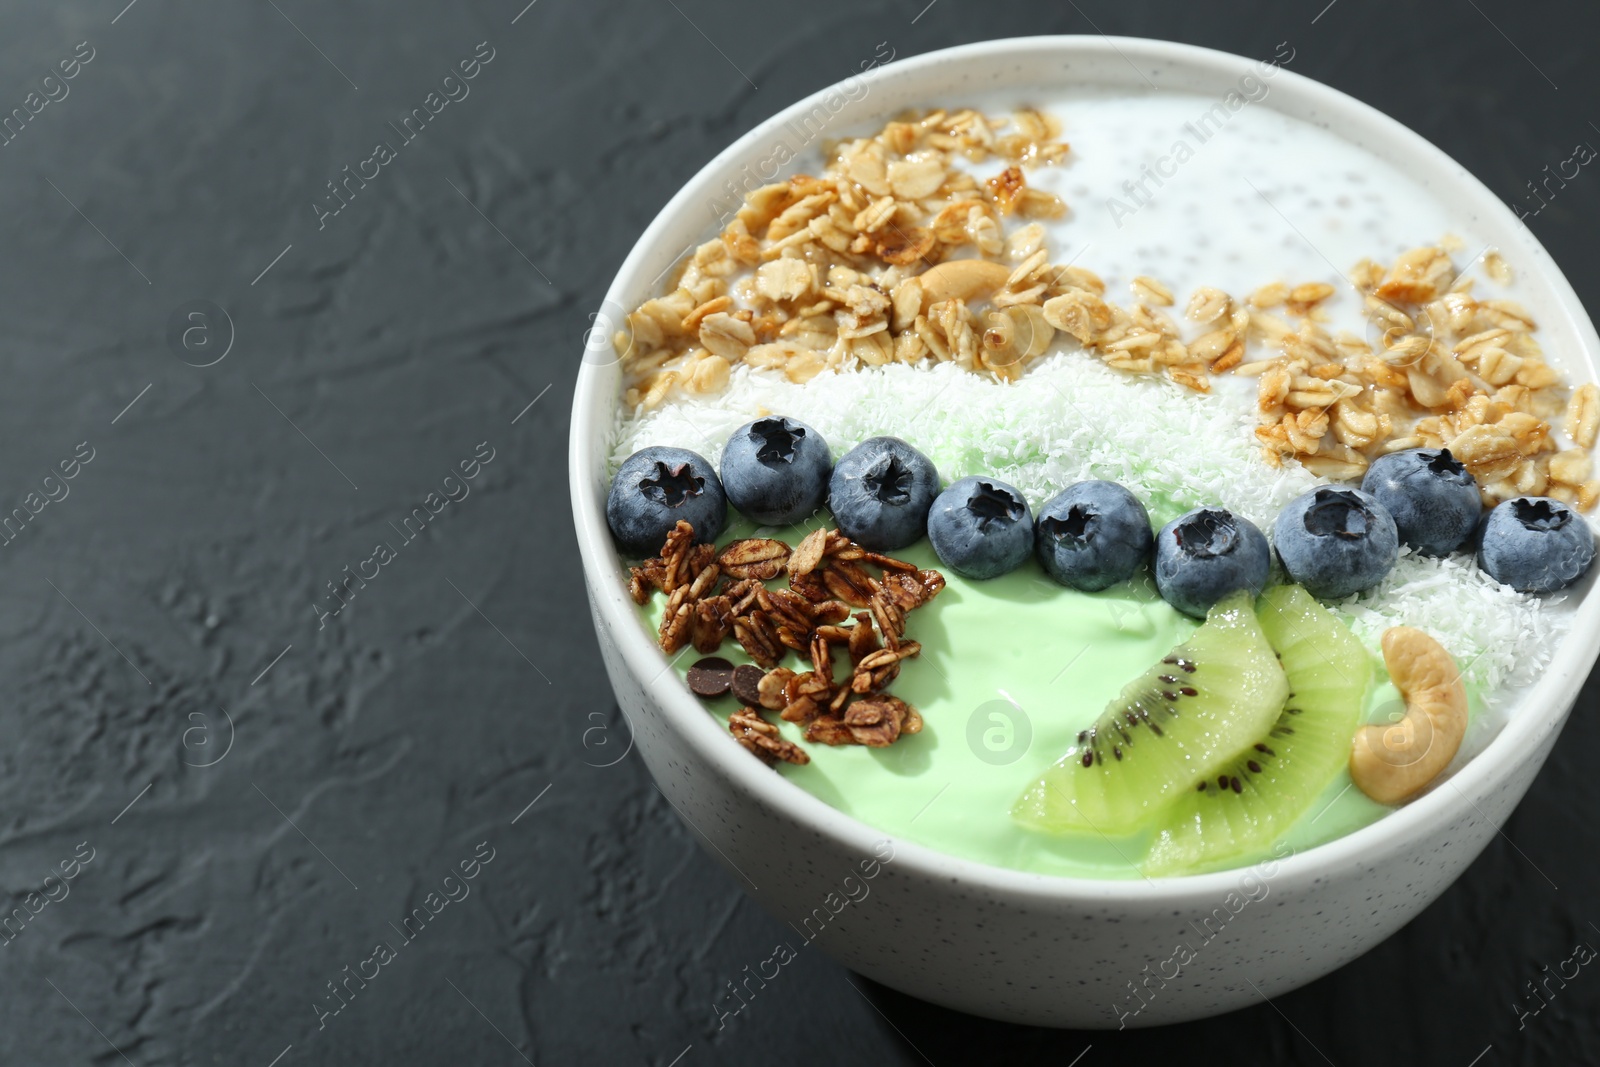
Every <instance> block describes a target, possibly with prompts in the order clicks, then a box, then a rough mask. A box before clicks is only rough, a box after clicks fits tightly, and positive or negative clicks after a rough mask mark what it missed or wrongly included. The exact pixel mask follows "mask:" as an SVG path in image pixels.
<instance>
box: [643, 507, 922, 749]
mask: <svg viewBox="0 0 1600 1067" xmlns="http://www.w3.org/2000/svg"><path fill="white" fill-rule="evenodd" d="M785 574H787V575H788V586H787V588H783V587H778V588H768V586H767V583H768V582H770V581H775V580H777V579H779V578H781V577H783V576H784V575H785ZM628 588H629V591H630V592H631V593H632V595H633V599H634V600H635V602H637V603H639V604H644V603H646V602H647V601H648V600H649V599H650V597H651V595H652V594H653V593H654V591H655V590H658V589H659V590H660V591H661V592H663V593H665V594H666V596H667V603H666V608H665V610H664V611H663V612H662V616H661V628H660V644H661V650H662V651H663V652H665V653H667V654H668V655H671V654H673V653H675V652H677V651H679V650H680V649H682V648H683V647H684V646H685V645H688V644H692V645H693V646H694V648H695V650H696V651H698V652H701V653H711V652H715V651H716V650H717V649H718V648H719V647H721V645H722V642H723V641H724V640H726V639H727V638H728V637H730V636H731V637H733V639H734V640H736V641H737V642H738V643H739V645H740V646H741V647H742V648H743V649H744V650H745V652H746V653H747V654H748V655H749V656H750V658H751V659H752V660H754V661H755V662H756V663H757V664H758V665H759V666H760V667H761V668H762V669H763V670H764V671H765V674H763V676H762V678H761V680H760V682H759V684H758V685H757V687H756V688H757V695H758V696H759V708H757V707H756V706H754V705H751V704H747V705H746V706H744V707H741V708H740V709H739V711H738V712H736V713H735V714H734V715H733V717H732V719H731V720H730V722H729V729H730V730H731V731H732V732H733V735H734V736H735V737H736V738H737V739H738V740H739V743H740V744H742V745H744V746H745V748H747V749H749V750H750V751H751V752H752V753H754V754H755V755H757V756H759V757H761V758H762V759H764V760H765V761H766V762H768V763H773V762H775V761H777V760H784V761H786V762H789V763H806V762H809V758H808V757H807V756H806V754H805V752H804V751H803V750H802V749H800V748H799V747H798V746H796V745H794V744H793V743H792V742H789V741H785V740H783V739H782V737H780V736H779V734H778V731H777V728H776V726H774V725H773V724H772V723H770V722H768V721H767V720H766V719H764V718H763V717H762V714H761V710H760V709H766V710H770V711H776V712H778V713H779V715H780V717H781V718H783V719H784V720H786V721H788V722H793V723H797V724H800V725H801V726H803V727H804V728H805V734H804V737H805V740H807V741H810V742H815V743H821V744H825V745H851V744H854V745H870V746H873V747H881V746H884V745H888V744H891V743H893V742H894V740H895V739H896V738H898V737H900V736H902V735H905V734H914V733H917V732H918V731H920V730H921V729H922V717H921V716H920V715H919V714H917V710H916V709H915V708H913V707H912V706H911V705H909V704H907V703H906V702H905V701H903V700H901V699H899V698H898V697H895V696H892V695H890V694H889V692H888V688H889V685H890V684H891V683H892V682H893V681H894V679H895V678H896V677H897V676H898V675H899V673H900V664H901V662H902V661H903V660H907V659H910V658H911V657H913V656H915V655H917V654H919V653H920V652H921V651H922V646H921V645H920V644H919V643H918V642H916V641H912V640H909V639H907V638H906V636H905V633H906V615H907V613H909V612H910V611H912V610H913V609H915V608H918V607H921V606H922V605H923V604H926V603H927V602H928V601H930V600H932V599H933V598H934V596H935V595H937V594H938V592H939V590H941V589H943V588H944V576H943V575H941V574H940V573H939V572H938V571H934V570H919V569H918V568H917V567H916V566H915V565H914V564H911V563H907V562H906V561H904V560H900V559H895V558H893V557H891V556H886V555H883V554H882V553H879V552H872V551H869V550H867V549H865V548H862V547H861V546H860V545H858V544H855V543H854V542H853V541H851V540H850V539H849V538H848V537H845V536H843V535H842V534H840V533H839V532H838V531H837V530H828V529H818V530H815V531H813V532H812V533H811V534H810V535H809V536H807V537H806V538H805V539H804V540H803V541H801V542H800V544H799V545H797V546H795V547H794V548H793V549H792V550H791V549H790V547H789V546H788V545H787V544H785V543H784V542H782V541H779V540H775V539H772V538H746V539H743V540H739V541H734V542H732V543H731V544H729V545H728V546H727V547H725V548H723V549H722V551H721V552H720V553H719V552H718V551H717V550H716V548H715V547H714V546H713V545H710V544H706V543H696V542H695V540H694V528H693V527H692V526H690V525H689V524H688V523H687V522H679V523H678V524H677V526H676V527H675V528H674V529H673V531H672V532H671V533H670V534H668V535H667V540H666V543H665V544H664V545H663V546H662V549H661V555H659V556H656V557H654V558H651V559H647V560H645V561H644V562H643V563H641V564H639V565H638V566H636V567H634V568H632V570H631V572H630V575H629V584H628ZM835 649H843V650H844V651H845V652H846V653H847V654H848V656H849V661H850V669H849V671H848V672H847V673H841V672H840V671H839V670H838V669H837V668H836V666H835V664H834V656H833V653H834V651H835ZM789 652H794V653H796V654H797V655H798V656H799V657H800V659H801V662H802V665H803V664H805V663H807V662H809V665H810V668H809V669H808V670H800V671H797V670H793V669H791V668H788V667H784V666H780V661H781V660H782V659H783V658H784V657H785V656H786V655H787V654H788V653H789Z"/></svg>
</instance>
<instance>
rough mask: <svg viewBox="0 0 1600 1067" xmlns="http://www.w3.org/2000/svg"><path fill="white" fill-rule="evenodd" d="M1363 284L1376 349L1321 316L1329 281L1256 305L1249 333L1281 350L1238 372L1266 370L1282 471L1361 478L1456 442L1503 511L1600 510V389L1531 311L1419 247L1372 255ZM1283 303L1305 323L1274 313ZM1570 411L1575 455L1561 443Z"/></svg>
mask: <svg viewBox="0 0 1600 1067" xmlns="http://www.w3.org/2000/svg"><path fill="white" fill-rule="evenodd" d="M1351 280H1352V282H1354V284H1355V285H1356V286H1357V288H1358V290H1359V291H1360V293H1361V295H1362V297H1363V299H1364V301H1365V304H1364V307H1365V313H1366V316H1367V319H1368V321H1369V323H1371V325H1372V327H1373V329H1374V330H1375V331H1376V334H1377V343H1376V344H1370V343H1368V342H1367V341H1366V340H1364V339H1362V338H1359V337H1354V336H1351V335H1349V334H1337V335H1334V334H1330V333H1329V332H1328V330H1327V329H1326V328H1325V327H1324V326H1323V325H1322V324H1321V322H1320V321H1318V312H1317V310H1316V305H1317V304H1318V303H1319V302H1320V301H1321V300H1323V299H1326V298H1327V297H1328V296H1331V295H1332V293H1333V287H1332V286H1329V285H1326V284H1324V283H1312V284H1310V285H1302V286H1297V287H1295V288H1294V289H1292V290H1291V289H1288V288H1287V287H1284V286H1281V285H1280V286H1278V287H1277V289H1274V290H1273V291H1271V292H1267V293H1263V290H1257V292H1256V293H1255V294H1252V296H1251V298H1250V301H1249V303H1250V305H1251V307H1252V308H1255V309H1256V310H1247V311H1246V312H1245V313H1244V320H1245V321H1244V322H1243V323H1242V324H1241V325H1242V326H1243V330H1241V331H1240V332H1241V333H1242V334H1243V335H1245V336H1248V337H1249V338H1250V339H1251V340H1252V341H1257V342H1259V343H1260V344H1262V345H1264V346H1266V347H1268V348H1276V349H1277V350H1278V353H1279V354H1277V355H1274V356H1271V357H1269V358H1267V359H1262V360H1254V361H1251V362H1248V363H1235V364H1233V367H1232V369H1233V371H1234V373H1235V374H1241V375H1255V376H1257V409H1258V412H1259V417H1260V422H1261V425H1260V426H1259V427H1258V428H1257V430H1256V437H1257V438H1258V439H1259V440H1260V441H1261V443H1262V446H1263V454H1264V456H1265V458H1266V459H1267V461H1268V462H1269V463H1270V464H1272V465H1274V466H1276V465H1278V464H1280V463H1282V462H1283V460H1285V459H1291V458H1292V459H1295V460H1298V461H1299V462H1300V463H1301V464H1303V465H1304V466H1306V467H1307V468H1309V469H1310V470H1311V471H1312V472H1313V473H1316V474H1318V475H1321V476H1323V477H1326V478H1330V479H1334V480H1342V481H1349V480H1356V479H1359V478H1360V477H1361V475H1362V474H1363V473H1364V472H1365V471H1366V468H1367V466H1368V464H1369V463H1370V462H1371V461H1372V460H1373V459H1375V458H1377V457H1378V456H1380V455H1383V454H1385V453H1388V452H1397V451H1400V450H1403V449H1407V448H1419V447H1426V448H1448V449H1449V450H1450V451H1451V452H1452V453H1453V454H1454V455H1455V457H1456V458H1457V459H1459V460H1460V461H1461V462H1462V463H1464V464H1465V465H1466V466H1467V469H1468V470H1470V471H1471V472H1472V474H1473V476H1474V477H1475V478H1476V479H1477V480H1478V483H1479V485H1480V486H1481V487H1482V492H1483V497H1484V500H1485V502H1486V503H1487V504H1489V505H1490V506H1493V505H1494V504H1497V503H1499V502H1501V501H1503V500H1507V499H1509V498H1511V497H1514V496H1523V495H1544V496H1550V497H1554V498H1555V499H1557V500H1561V501H1563V502H1565V503H1569V504H1573V505H1575V506H1577V507H1578V508H1579V509H1581V510H1584V511H1587V510H1589V509H1590V508H1592V507H1593V506H1594V504H1595V502H1596V500H1597V499H1600V482H1597V481H1596V480H1594V479H1592V478H1591V477H1590V474H1591V470H1590V461H1589V455H1588V449H1589V448H1590V447H1591V446H1592V445H1593V444H1594V441H1595V435H1596V429H1597V423H1600V390H1596V388H1595V386H1593V385H1583V386H1580V387H1578V388H1577V389H1576V390H1573V391H1572V392H1571V394H1570V396H1569V394H1568V391H1567V388H1566V385H1565V383H1564V382H1563V381H1562V378H1561V376H1560V374H1558V373H1557V372H1556V370H1555V369H1554V368H1553V367H1551V366H1550V365H1549V364H1548V363H1546V362H1545V360H1544V357H1543V353H1542V351H1541V349H1540V347H1539V343H1538V341H1537V340H1536V339H1535V337H1534V329H1535V324H1534V321H1533V318H1532V316H1530V315H1529V314H1528V312H1527V311H1526V310H1524V309H1523V308H1522V307H1521V306H1519V305H1517V304H1515V303H1513V302H1511V301H1508V300H1497V299H1478V298H1476V297H1474V296H1473V294H1472V289H1473V280H1472V279H1471V278H1467V277H1463V276H1461V275H1460V274H1458V272H1457V271H1456V269H1455V266H1454V264H1453V262H1452V261H1451V259H1450V255H1449V253H1448V252H1447V251H1445V250H1444V248H1442V247H1439V246H1431V245H1430V246H1425V247H1421V248H1414V249H1411V250H1410V251H1408V252H1405V253H1403V254H1402V255H1401V256H1400V257H1399V258H1398V259H1397V260H1396V261H1395V262H1394V264H1393V265H1391V266H1389V267H1387V268H1385V267H1383V266H1382V265H1379V264H1376V263H1373V262H1371V261H1363V262H1362V263H1360V264H1357V266H1356V268H1355V270H1354V271H1353V272H1352V275H1351ZM1280 305H1282V306H1284V307H1285V308H1286V309H1287V310H1288V311H1289V312H1290V314H1292V315H1295V316H1297V317H1298V318H1299V319H1300V321H1299V323H1298V325H1291V324H1290V323H1289V322H1287V321H1285V320H1284V319H1283V318H1281V317H1279V316H1277V315H1274V314H1270V313H1268V312H1266V311H1265V310H1263V309H1265V308H1267V307H1273V308H1276V307H1278V306H1280ZM1213 369H1216V368H1215V365H1214V366H1213ZM1558 417H1562V418H1564V423H1563V425H1564V429H1565V431H1566V433H1567V434H1568V435H1569V436H1570V437H1571V438H1572V440H1573V442H1574V443H1575V445H1576V447H1575V448H1569V449H1565V450H1563V449H1562V448H1561V447H1560V445H1559V444H1558V443H1557V441H1556V439H1555V436H1554V435H1553V433H1552V428H1553V424H1554V423H1555V421H1556V420H1557V418H1558Z"/></svg>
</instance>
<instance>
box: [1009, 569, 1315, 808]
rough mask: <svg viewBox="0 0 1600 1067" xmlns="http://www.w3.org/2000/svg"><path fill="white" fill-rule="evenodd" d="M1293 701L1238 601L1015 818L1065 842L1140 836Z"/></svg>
mask: <svg viewBox="0 0 1600 1067" xmlns="http://www.w3.org/2000/svg"><path fill="white" fill-rule="evenodd" d="M1288 692H1289V683H1288V682H1287V681H1286V680H1285V678H1284V675H1283V668H1281V667H1280V666H1278V661H1277V659H1275V658H1274V657H1273V654H1272V646H1271V645H1270V644H1268V643H1267V638H1266V635H1265V634H1263V633H1262V632H1261V626H1260V624H1259V623H1258V622H1257V621H1256V614H1255V611H1254V610H1253V609H1252V608H1251V602H1250V596H1249V594H1248V593H1244V592H1240V593H1235V594H1234V595H1232V596H1230V597H1228V598H1227V599H1225V600H1223V601H1221V602H1220V603H1218V604H1217V605H1216V606H1215V607H1213V608H1212V609H1211V612H1210V614H1208V615H1207V616H1206V621H1205V623H1204V624H1203V625H1201V627H1200V628H1199V629H1198V630H1196V631H1195V632H1194V633H1193V634H1192V635H1190V637H1189V640H1187V641H1185V642H1184V643H1183V644H1181V645H1179V646H1178V647H1177V648H1175V649H1173V650H1172V652H1171V653H1170V654H1169V655H1167V656H1166V657H1165V658H1164V659H1162V660H1161V662H1159V663H1157V664H1155V665H1154V666H1152V667H1151V668H1150V669H1149V670H1147V671H1145V672H1144V673H1143V674H1141V675H1140V676H1139V677H1138V678H1135V679H1134V680H1133V681H1132V682H1130V683H1129V684H1128V686H1127V687H1126V688H1125V689H1123V691H1122V693H1121V695H1119V696H1118V697H1117V699H1115V700H1113V701H1112V702H1111V703H1110V704H1109V705H1108V706H1107V707H1106V710H1105V711H1103V712H1101V714H1100V717H1099V718H1098V719H1096V720H1095V722H1094V725H1093V726H1091V727H1089V728H1088V729H1087V730H1084V731H1082V732H1081V733H1079V734H1078V740H1077V743H1076V744H1075V745H1073V747H1071V748H1069V749H1068V750H1067V752H1066V754H1065V755H1064V756H1062V757H1061V759H1060V760H1059V761H1057V762H1056V763H1055V765H1054V766H1052V767H1051V768H1050V769H1049V770H1047V771H1045V772H1044V774H1043V775H1042V776H1040V777H1039V779H1038V780H1037V781H1035V782H1034V783H1033V784H1032V785H1031V786H1029V787H1028V789H1027V791H1026V792H1025V793H1023V794H1022V797H1021V798H1020V799H1019V800H1018V801H1017V803H1016V805H1015V806H1014V807H1013V808H1012V815H1013V817H1015V818H1016V819H1017V820H1018V821H1019V822H1021V823H1022V824H1023V825H1025V826H1029V827H1032V828H1033V829H1037V830H1046V831H1051V832H1056V833H1060V832H1068V831H1073V832H1081V833H1099V834H1103V835H1105V836H1107V837H1115V836H1120V835H1125V834H1128V833H1131V832H1133V831H1135V830H1138V829H1139V828H1140V826H1141V824H1144V823H1147V822H1148V821H1149V819H1150V818H1151V816H1152V815H1154V814H1155V813H1157V812H1159V811H1161V809H1163V808H1165V807H1167V806H1168V805H1169V803H1170V802H1171V801H1172V800H1173V799H1174V798H1176V797H1178V796H1179V795H1181V794H1182V793H1183V791H1184V790H1187V789H1192V788H1193V787H1194V783H1195V780H1196V779H1197V778H1200V777H1203V776H1207V775H1212V774H1214V773H1215V772H1216V770H1217V768H1218V767H1220V766H1222V765H1224V764H1226V763H1228V762H1229V761H1230V760H1231V759H1232V758H1233V757H1234V756H1235V755H1237V754H1238V753H1239V752H1240V751H1241V750H1243V749H1244V748H1246V747H1247V746H1248V745H1249V744H1250V742H1252V741H1254V740H1255V739H1256V738H1258V737H1260V736H1262V735H1263V734H1265V733H1266V732H1267V730H1268V729H1269V728H1270V727H1271V726H1272V723H1273V722H1274V720H1276V719H1277V717H1278V713H1279V712H1281V711H1282V710H1283V701H1284V697H1285V696H1286V695H1287V694H1288Z"/></svg>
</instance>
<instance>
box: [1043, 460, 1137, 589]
mask: <svg viewBox="0 0 1600 1067" xmlns="http://www.w3.org/2000/svg"><path fill="white" fill-rule="evenodd" d="M1034 533H1035V544H1036V545H1037V548H1038V553H1039V562H1040V564H1042V565H1043V566H1044V569H1045V571H1046V572H1047V573H1049V575H1050V577H1052V578H1054V579H1055V580H1056V581H1058V582H1060V583H1061V584H1062V585H1069V586H1071V587H1072V588H1074V589H1082V590H1084V591H1085V592H1089V593H1093V592H1096V591H1098V590H1101V589H1106V588H1108V587H1110V586H1113V585H1116V584H1117V583H1118V582H1123V581H1127V580H1128V579H1129V578H1131V577H1133V573H1134V571H1136V570H1138V569H1139V568H1140V567H1141V566H1143V564H1144V562H1145V560H1147V559H1149V558H1150V548H1151V546H1152V545H1154V544H1155V535H1154V534H1153V533H1151V532H1150V513H1149V512H1147V511H1145V509H1144V505H1143V504H1141V503H1139V498H1138V497H1136V496H1134V495H1133V494H1132V493H1130V492H1128V490H1126V489H1124V488H1123V487H1122V486H1120V485H1118V484H1117V483H1116V482H1079V483H1078V484H1077V485H1069V486H1068V487H1067V488H1065V489H1063V490H1062V491H1061V492H1060V493H1057V494H1056V496H1055V497H1054V498H1053V499H1052V500H1051V501H1050V503H1048V504H1046V505H1045V506H1044V507H1042V508H1040V509H1039V521H1038V522H1037V523H1036V524H1035V525H1034Z"/></svg>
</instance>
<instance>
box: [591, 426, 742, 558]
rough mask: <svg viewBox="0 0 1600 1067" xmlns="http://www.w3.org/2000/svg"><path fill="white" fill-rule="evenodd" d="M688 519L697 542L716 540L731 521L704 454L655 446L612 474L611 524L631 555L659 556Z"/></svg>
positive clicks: (608, 503) (608, 498) (608, 516)
mask: <svg viewBox="0 0 1600 1067" xmlns="http://www.w3.org/2000/svg"><path fill="white" fill-rule="evenodd" d="M679 519H683V520H685V521H686V522H688V523H689V525H691V526H693V527H694V538H695V540H696V541H714V540H716V537H717V535H718V534H720V533H721V532H722V528H723V526H724V525H726V524H727V521H728V498H727V497H726V496H724V495H723V492H722V483H721V482H720V481H718V480H717V473H716V471H714V470H712V469H711V463H710V461H709V460H707V459H706V458H705V457H704V456H702V455H700V454H698V453H695V452H690V451H689V450H688V449H686V448H666V447H663V446H659V445H657V446H654V447H651V448H641V449H640V450H639V451H637V452H635V453H634V454H633V455H631V456H629V457H628V458H627V459H626V460H625V461H624V462H623V464H622V466H621V467H619V468H618V469H617V474H616V477H614V478H612V479H611V492H610V493H608V494H607V495H606V523H607V524H608V525H609V526H610V527H611V536H612V537H615V538H616V539H617V545H618V546H619V547H621V549H622V550H623V551H624V552H626V553H628V554H629V555H630V556H653V555H655V554H656V553H657V552H660V551H661V545H662V543H663V542H665V541H666V539H667V534H668V533H670V532H671V531H672V528H673V527H674V526H676V525H677V523H678V520H679Z"/></svg>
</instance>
